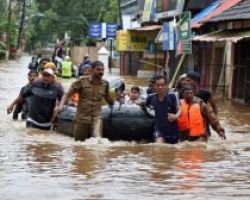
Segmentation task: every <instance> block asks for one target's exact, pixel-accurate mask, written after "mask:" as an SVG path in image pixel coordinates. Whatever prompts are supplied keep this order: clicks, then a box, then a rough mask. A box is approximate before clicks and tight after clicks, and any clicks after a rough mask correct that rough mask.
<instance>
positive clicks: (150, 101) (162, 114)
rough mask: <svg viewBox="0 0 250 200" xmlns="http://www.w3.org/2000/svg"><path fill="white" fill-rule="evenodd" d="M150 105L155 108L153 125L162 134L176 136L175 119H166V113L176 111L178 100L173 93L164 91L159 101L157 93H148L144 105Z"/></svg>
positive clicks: (177, 133)
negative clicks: (162, 98)
mask: <svg viewBox="0 0 250 200" xmlns="http://www.w3.org/2000/svg"><path fill="white" fill-rule="evenodd" d="M148 105H151V106H153V108H154V110H155V127H156V129H157V130H158V131H159V132H161V133H162V134H164V135H168V136H178V135H179V132H178V127H177V121H174V122H170V121H168V119H167V117H168V113H174V114H175V113H176V106H177V105H179V103H178V100H177V98H176V96H175V94H173V93H166V95H165V98H164V100H163V101H162V102H161V101H159V99H158V95H157V94H152V95H149V96H148V98H147V100H146V106H148Z"/></svg>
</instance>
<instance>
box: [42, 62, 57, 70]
mask: <svg viewBox="0 0 250 200" xmlns="http://www.w3.org/2000/svg"><path fill="white" fill-rule="evenodd" d="M44 68H45V69H47V68H50V69H56V65H55V64H54V63H53V62H48V63H46V64H45V66H44Z"/></svg>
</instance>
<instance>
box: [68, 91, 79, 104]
mask: <svg viewBox="0 0 250 200" xmlns="http://www.w3.org/2000/svg"><path fill="white" fill-rule="evenodd" d="M70 99H71V101H73V102H76V103H78V102H79V93H74V94H72V96H71V97H70Z"/></svg>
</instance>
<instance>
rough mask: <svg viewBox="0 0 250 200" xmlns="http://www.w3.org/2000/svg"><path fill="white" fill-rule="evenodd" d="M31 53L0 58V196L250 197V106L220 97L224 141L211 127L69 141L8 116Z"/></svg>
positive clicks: (65, 197)
mask: <svg viewBox="0 0 250 200" xmlns="http://www.w3.org/2000/svg"><path fill="white" fill-rule="evenodd" d="M29 59H30V57H24V58H22V59H21V60H20V61H19V62H16V61H12V62H10V63H9V64H4V63H1V64H0V101H1V108H2V109H0V125H1V126H0V127H1V128H0V177H1V179H0V187H1V189H0V195H1V198H0V199H1V200H8V199H11V200H12V199H46V200H47V199H51V200H52V199H53V200H54V199H60V200H64V199H65V200H69V199H72V200H73V199H74V200H75V199H181V198H183V199H192V200H193V199H197V200H200V199H201V200H203V199H223V200H227V199H228V200H232V199H237V200H238V199H240V200H241V199H242V200H244V199H249V196H250V184H249V183H250V167H249V166H250V138H249V134H250V131H249V125H250V121H249V117H250V108H249V107H245V106H239V105H235V104H232V103H230V102H228V101H227V102H221V103H220V118H221V120H222V123H223V125H224V126H225V128H226V132H227V136H228V140H227V141H221V140H219V139H218V137H217V135H216V134H215V133H213V135H212V138H211V139H210V140H209V142H208V144H204V143H189V142H185V143H182V144H177V145H156V144H136V143H129V142H122V141H120V142H110V141H108V140H107V139H97V138H90V139H89V140H87V141H86V142H84V143H81V142H74V141H73V139H72V138H70V137H67V136H63V135H60V134H57V133H54V132H52V131H51V132H44V131H38V130H29V131H27V130H26V129H25V125H24V123H23V122H21V121H16V122H14V121H12V120H11V116H7V115H6V113H5V110H6V107H7V105H8V103H9V102H10V101H11V99H13V98H14V97H15V96H16V95H17V93H18V91H19V89H20V87H21V86H22V85H24V84H25V83H26V73H27V69H26V66H27V63H28V61H29ZM17 74H18V76H17ZM125 80H126V82H128V83H129V84H128V85H134V84H138V83H142V84H143V85H144V84H145V83H146V82H145V80H139V81H138V80H137V81H134V80H133V79H132V78H130V77H125ZM63 81H64V80H63ZM70 82H71V81H70V80H66V81H64V83H65V85H66V86H67V85H69V84H70Z"/></svg>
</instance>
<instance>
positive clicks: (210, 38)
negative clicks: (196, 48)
mask: <svg viewBox="0 0 250 200" xmlns="http://www.w3.org/2000/svg"><path fill="white" fill-rule="evenodd" d="M248 38H249V39H250V31H237V32H235V31H234V32H232V31H217V32H213V33H208V34H203V35H197V36H194V37H192V40H193V41H200V42H225V41H231V42H234V43H237V42H238V41H240V40H243V39H248Z"/></svg>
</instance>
